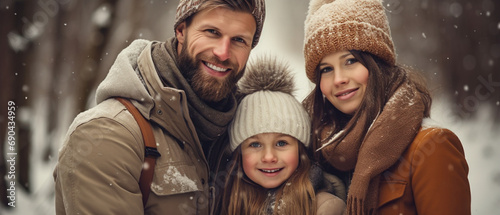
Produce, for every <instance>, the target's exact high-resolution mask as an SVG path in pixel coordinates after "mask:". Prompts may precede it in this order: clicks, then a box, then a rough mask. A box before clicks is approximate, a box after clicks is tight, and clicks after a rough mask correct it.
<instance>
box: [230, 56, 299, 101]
mask: <svg viewBox="0 0 500 215" xmlns="http://www.w3.org/2000/svg"><path fill="white" fill-rule="evenodd" d="M238 87H239V92H240V93H242V94H244V95H248V94H252V93H254V92H257V91H261V90H268V91H279V92H284V93H288V94H292V92H293V90H294V82H293V76H292V75H291V72H290V68H289V65H288V64H287V63H286V62H283V61H279V60H278V59H276V58H275V57H270V56H262V57H258V58H256V59H255V60H252V61H251V62H250V63H248V65H247V69H246V71H245V75H244V76H243V78H242V79H241V80H240V81H239V82H238Z"/></svg>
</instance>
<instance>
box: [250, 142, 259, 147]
mask: <svg viewBox="0 0 500 215" xmlns="http://www.w3.org/2000/svg"><path fill="white" fill-rule="evenodd" d="M249 146H250V147H252V148H258V147H260V143H258V142H252V143H250V145H249Z"/></svg>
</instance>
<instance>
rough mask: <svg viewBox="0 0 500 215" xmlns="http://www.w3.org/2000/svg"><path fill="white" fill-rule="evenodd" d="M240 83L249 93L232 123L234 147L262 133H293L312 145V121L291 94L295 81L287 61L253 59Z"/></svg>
mask: <svg viewBox="0 0 500 215" xmlns="http://www.w3.org/2000/svg"><path fill="white" fill-rule="evenodd" d="M238 87H239V89H238V90H239V92H240V93H242V94H243V95H245V96H244V98H243V99H242V100H241V102H240V104H239V105H238V109H237V110H236V114H235V116H234V119H233V121H232V122H231V124H230V126H229V142H230V147H231V151H234V150H235V149H236V148H237V147H238V146H239V145H240V144H241V143H243V141H245V140H246V139H248V138H249V137H252V136H254V135H257V134H262V133H281V134H286V135H290V136H292V137H295V138H296V139H297V140H299V141H300V142H301V143H303V144H304V145H305V146H306V147H308V146H309V140H310V133H311V131H310V130H311V125H310V123H311V122H310V119H309V115H308V114H307V112H306V110H305V108H304V107H303V106H302V104H300V102H299V101H298V100H297V99H296V98H295V97H294V96H293V95H292V94H291V93H292V92H293V90H294V83H293V76H292V75H291V72H290V70H289V68H288V65H287V64H284V63H280V62H278V61H277V60H276V59H275V58H259V59H257V60H255V61H252V62H250V63H249V64H248V68H247V70H246V71H245V75H244V76H243V78H242V79H241V80H240V81H239V82H238Z"/></svg>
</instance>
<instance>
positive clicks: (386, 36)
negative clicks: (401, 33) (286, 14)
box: [304, 0, 396, 82]
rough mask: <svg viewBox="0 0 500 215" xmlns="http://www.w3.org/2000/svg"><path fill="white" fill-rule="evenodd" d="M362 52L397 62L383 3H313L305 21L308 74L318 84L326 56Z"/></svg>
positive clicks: (356, 0) (323, 0)
mask: <svg viewBox="0 0 500 215" xmlns="http://www.w3.org/2000/svg"><path fill="white" fill-rule="evenodd" d="M342 50H359V51H365V52H369V53H371V54H373V55H375V56H378V57H379V58H381V59H382V60H384V61H386V62H387V63H388V64H390V65H394V64H395V62H396V55H395V51H394V44H393V42H392V37H391V33H390V29H389V23H388V20H387V16H386V14H385V9H384V6H383V5H382V0H311V1H310V2H309V12H308V14H307V17H306V21H305V36H304V57H305V64H306V74H307V77H308V78H309V80H311V81H312V82H315V79H316V74H315V71H314V70H315V69H316V67H317V66H318V64H319V62H320V61H321V59H322V58H323V57H325V56H326V55H328V54H331V53H333V52H336V51H342Z"/></svg>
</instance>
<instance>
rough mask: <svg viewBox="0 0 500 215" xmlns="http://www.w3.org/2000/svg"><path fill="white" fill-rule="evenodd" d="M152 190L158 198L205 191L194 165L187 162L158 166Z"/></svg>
mask: <svg viewBox="0 0 500 215" xmlns="http://www.w3.org/2000/svg"><path fill="white" fill-rule="evenodd" d="M151 190H152V191H153V192H154V193H155V194H156V195H158V196H165V195H174V194H181V193H190V192H196V191H201V190H203V185H202V183H201V179H200V176H199V175H198V174H197V172H196V167H195V166H194V165H189V164H187V163H185V162H168V163H163V164H159V165H158V164H157V166H156V168H155V173H154V177H153V183H152V184H151Z"/></svg>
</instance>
